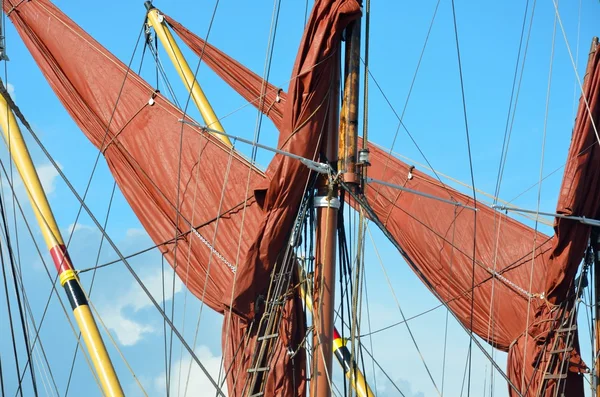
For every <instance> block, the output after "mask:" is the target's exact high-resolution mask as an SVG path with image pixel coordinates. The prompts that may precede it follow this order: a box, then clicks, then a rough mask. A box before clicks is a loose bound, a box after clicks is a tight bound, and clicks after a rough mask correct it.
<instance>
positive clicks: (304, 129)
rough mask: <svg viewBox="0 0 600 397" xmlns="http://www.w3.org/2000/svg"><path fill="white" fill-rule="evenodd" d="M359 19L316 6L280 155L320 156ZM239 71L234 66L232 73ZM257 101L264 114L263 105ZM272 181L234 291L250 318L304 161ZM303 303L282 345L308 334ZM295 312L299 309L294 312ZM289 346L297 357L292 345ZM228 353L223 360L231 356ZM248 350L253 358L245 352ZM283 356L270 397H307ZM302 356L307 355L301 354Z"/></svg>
mask: <svg viewBox="0 0 600 397" xmlns="http://www.w3.org/2000/svg"><path fill="white" fill-rule="evenodd" d="M359 15H360V6H359V4H358V2H357V1H356V0H339V1H335V0H317V1H316V2H315V4H314V6H313V10H312V12H311V15H310V18H309V20H308V22H307V24H306V28H305V31H304V35H303V37H302V40H301V42H300V48H299V51H298V55H297V58H296V62H295V64H294V68H293V70H292V78H291V82H290V87H289V91H288V92H289V95H288V101H287V102H286V104H285V106H284V108H283V119H282V120H281V122H280V125H279V129H280V136H279V142H278V145H277V146H278V148H279V149H282V150H285V151H288V152H291V153H294V154H297V155H299V156H302V157H305V158H310V159H317V158H318V156H319V155H320V151H321V148H320V146H321V143H322V142H323V139H322V137H323V132H324V131H325V129H324V128H323V126H324V125H325V124H327V116H328V115H330V114H331V109H330V106H328V105H329V104H330V103H331V102H332V98H333V97H332V96H334V95H337V93H338V92H339V86H337V85H336V84H335V83H333V82H336V81H339V80H338V78H337V73H338V57H336V56H334V55H335V54H336V53H337V52H338V51H339V49H340V42H341V35H342V31H343V30H344V28H345V27H346V26H347V25H348V23H350V22H351V21H353V20H354V19H356V18H357V17H358V16H359ZM223 60H224V59H223ZM240 66H241V65H239V64H233V65H230V67H231V68H239V67H240ZM230 78H231V77H230ZM253 83H254V86H255V87H256V85H257V84H258V83H260V84H261V85H262V81H261V80H260V79H258V78H255V79H253V81H251V82H250V84H248V85H249V86H252V85H253ZM239 86H240V85H239V84H237V85H235V86H234V88H235V87H238V90H239ZM245 92H246V95H253V93H250V94H249V93H248V92H251V91H245ZM254 92H256V91H254ZM253 103H255V105H256V106H259V109H262V110H263V111H264V108H263V107H260V104H259V103H256V102H253ZM267 175H269V180H268V181H266V183H265V184H264V185H263V186H261V187H259V188H257V189H256V190H255V196H256V198H257V201H258V202H259V204H260V206H261V208H262V209H263V218H262V222H261V224H260V226H259V227H258V228H257V229H256V230H255V231H254V233H253V234H252V236H251V241H252V244H251V246H250V249H249V251H248V254H247V256H246V258H245V260H244V261H243V262H242V263H241V264H240V267H239V268H238V269H239V270H238V275H237V286H236V289H235V291H234V294H235V295H234V296H233V299H232V300H231V307H232V309H233V310H234V311H235V312H236V313H239V314H241V315H242V316H243V317H246V318H247V319H249V320H252V319H253V318H254V317H255V316H256V315H257V313H259V311H260V310H261V308H260V307H256V302H257V296H258V295H260V294H263V295H264V296H266V293H267V288H268V283H269V280H270V277H269V276H270V273H271V270H272V269H273V267H274V266H275V264H276V262H277V261H278V260H281V259H282V258H281V257H280V253H281V252H283V251H285V245H286V244H287V242H288V239H289V237H290V233H291V230H292V227H293V224H294V221H295V219H296V215H297V213H298V210H299V206H300V202H301V199H302V197H303V196H304V190H305V189H304V187H305V186H307V183H308V179H309V175H310V171H309V170H308V168H306V167H305V166H304V165H303V164H301V163H300V162H299V161H297V160H295V159H291V158H290V157H286V156H282V155H280V154H277V155H275V157H274V158H273V160H272V161H271V164H270V165H269V168H268V170H267ZM224 299H225V300H224V303H225V304H228V303H229V302H230V301H229V299H230V295H227V296H225V297H224ZM298 303H299V302H298V296H297V295H296V296H295V297H294V298H293V300H288V301H287V304H286V310H287V313H286V312H284V313H283V321H282V323H283V325H282V326H283V327H286V328H287V329H286V331H287V332H286V334H287V336H286V334H284V335H283V338H284V344H288V345H289V344H291V343H292V342H295V343H297V342H298V341H299V340H301V338H302V337H303V336H304V334H303V333H302V332H299V331H302V330H303V326H304V324H301V323H300V321H299V320H300V319H302V318H303V317H302V316H301V310H300V307H301V306H300V305H299V304H298ZM294 306H295V307H296V310H293V308H294ZM289 314H296V316H295V317H294V316H290V315H289ZM232 322H234V324H235V323H236V322H237V323H238V324H237V326H235V327H234V328H237V329H242V326H243V323H242V320H241V318H239V317H233V318H232ZM225 327H226V325H224V332H223V338H224V339H225V338H230V339H233V340H231V344H232V345H233V346H237V345H236V344H235V342H236V340H237V342H238V343H239V342H240V341H241V340H243V339H242V337H243V335H235V336H234V335H231V334H230V333H228V332H227V331H226V328H225ZM289 336H295V340H293V339H291V340H290V339H288V338H289ZM280 337H281V335H280ZM298 337H300V339H298ZM285 339H288V340H285ZM224 344H225V343H224ZM289 347H290V348H291V351H294V347H295V346H293V345H292V346H289ZM231 350H232V349H229V351H228V352H227V353H226V354H228V355H233V354H234V353H233V352H232V351H231ZM246 352H247V353H252V352H251V351H248V350H247V351H246ZM281 353H283V354H284V355H286V353H285V352H276V353H275V356H274V360H272V362H273V363H274V364H276V367H275V368H274V369H271V370H270V371H273V370H276V371H278V373H279V379H280V381H281V383H279V384H277V383H273V382H267V384H266V389H265V392H266V395H269V396H271V395H273V396H276V395H277V396H279V395H292V394H294V395H299V396H301V395H304V390H305V383H304V379H303V372H304V367H301V368H300V367H299V366H298V363H297V362H296V363H295V364H294V362H293V361H291V362H289V364H288V366H287V367H284V366H282V365H281V364H280V363H281V362H282V359H283V358H284V357H281V356H279V357H278V355H279V354H281ZM301 354H304V352H303V351H301ZM232 358H234V357H232ZM250 358H251V356H248V358H247V359H246V358H243V359H244V360H247V361H246V362H249V360H250ZM246 365H247V364H246ZM230 385H231V383H230ZM235 387H236V388H235V393H236V395H238V394H241V392H242V390H243V387H244V385H243V383H242V382H239V383H237V384H236V385H235ZM229 390H230V392H231V391H232V390H233V389H232V388H231V387H230V389H229ZM250 392H251V393H252V392H253V390H250Z"/></svg>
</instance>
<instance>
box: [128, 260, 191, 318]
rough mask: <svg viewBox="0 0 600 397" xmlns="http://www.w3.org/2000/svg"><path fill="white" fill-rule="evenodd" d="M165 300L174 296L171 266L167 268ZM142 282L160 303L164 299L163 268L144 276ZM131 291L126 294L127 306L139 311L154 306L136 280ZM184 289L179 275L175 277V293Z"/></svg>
mask: <svg viewBox="0 0 600 397" xmlns="http://www.w3.org/2000/svg"><path fill="white" fill-rule="evenodd" d="M164 280H165V301H168V300H170V299H171V296H173V292H172V291H173V271H172V270H171V269H170V268H166V269H165V275H164ZM142 282H143V283H144V285H145V286H146V288H147V289H148V291H149V292H150V294H151V295H152V296H153V297H154V299H156V301H157V302H158V303H161V302H162V301H163V299H162V297H163V276H162V274H161V269H160V268H156V269H154V271H153V272H152V273H151V274H148V275H146V276H145V277H142ZM133 283H134V284H132V285H131V287H130V288H129V291H128V292H127V294H126V295H125V296H124V299H123V300H124V302H126V303H127V306H131V307H132V308H133V310H135V311H138V310H141V309H144V308H147V307H150V306H152V302H151V301H150V298H148V295H146V293H145V292H144V291H143V290H142V288H141V287H140V286H139V285H138V283H137V282H136V281H134V282H133ZM182 289H183V283H182V282H181V280H180V279H179V278H178V277H175V289H174V290H175V293H178V292H181V290H182Z"/></svg>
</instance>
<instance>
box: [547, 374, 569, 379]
mask: <svg viewBox="0 0 600 397" xmlns="http://www.w3.org/2000/svg"><path fill="white" fill-rule="evenodd" d="M566 378H567V374H546V375H544V380H548V379H566Z"/></svg>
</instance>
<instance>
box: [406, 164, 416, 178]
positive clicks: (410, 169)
mask: <svg viewBox="0 0 600 397" xmlns="http://www.w3.org/2000/svg"><path fill="white" fill-rule="evenodd" d="M414 169H415V166H414V165H411V166H410V168H409V169H408V177H407V178H408V180H409V181H410V180H412V179H413V177H414V175H413V171H414Z"/></svg>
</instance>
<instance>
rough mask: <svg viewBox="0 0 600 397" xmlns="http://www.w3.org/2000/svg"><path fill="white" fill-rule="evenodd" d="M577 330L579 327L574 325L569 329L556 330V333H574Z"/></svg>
mask: <svg viewBox="0 0 600 397" xmlns="http://www.w3.org/2000/svg"><path fill="white" fill-rule="evenodd" d="M575 330H577V325H572V326H570V327H567V328H559V329H557V330H556V332H560V333H564V332H573V331H575Z"/></svg>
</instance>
